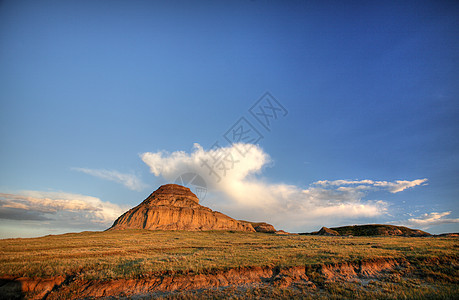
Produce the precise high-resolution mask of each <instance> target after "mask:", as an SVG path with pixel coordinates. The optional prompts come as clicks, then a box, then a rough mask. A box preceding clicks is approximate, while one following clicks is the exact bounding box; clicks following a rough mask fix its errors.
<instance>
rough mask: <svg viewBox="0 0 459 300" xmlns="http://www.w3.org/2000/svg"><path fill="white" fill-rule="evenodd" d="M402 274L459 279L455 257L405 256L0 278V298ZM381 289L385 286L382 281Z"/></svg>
mask: <svg viewBox="0 0 459 300" xmlns="http://www.w3.org/2000/svg"><path fill="white" fill-rule="evenodd" d="M401 278H412V279H416V280H417V282H418V285H420V287H421V285H422V280H425V281H426V283H429V282H431V281H434V280H443V281H445V282H446V283H447V284H450V285H451V286H452V287H453V290H452V292H453V293H454V291H457V286H458V283H459V264H458V259H457V257H443V258H436V259H432V258H429V259H424V260H419V259H417V260H415V261H414V260H412V261H409V260H408V259H404V258H403V259H402V258H399V259H394V258H380V259H373V260H363V261H355V262H344V263H335V264H318V265H307V266H295V267H279V266H277V267H270V266H266V267H250V268H234V269H228V270H209V271H208V272H204V273H201V274H192V273H190V274H167V273H163V274H152V275H150V276H148V277H147V278H138V279H115V280H106V281H100V280H83V279H81V278H79V277H78V275H68V276H67V277H65V278H64V277H62V276H58V277H54V278H9V277H4V278H2V279H1V281H0V294H1V297H2V298H3V299H24V298H25V299H66V298H67V299H69V298H72V299H75V298H76V299H81V298H83V299H84V298H106V297H116V298H118V297H121V298H123V297H136V298H143V297H151V296H163V297H170V296H173V295H177V292H184V291H185V292H186V291H189V292H190V293H192V294H194V295H196V291H198V292H199V293H201V296H202V293H203V292H204V291H209V290H214V292H215V293H220V292H218V291H219V290H220V291H222V292H221V293H224V292H225V289H227V288H239V291H241V290H245V291H247V290H250V289H254V288H260V287H261V288H267V287H270V288H274V289H277V290H282V289H289V288H290V289H291V288H295V287H296V288H298V287H301V290H302V295H305V296H306V295H307V294H309V295H313V294H314V293H316V294H317V293H319V294H320V293H322V294H323V293H324V288H325V290H326V285H327V283H352V284H354V285H355V284H359V285H367V284H368V283H371V282H374V281H382V282H387V279H390V280H392V281H395V282H400V280H402V279H401ZM390 280H389V281H390ZM380 288H381V289H383V288H384V285H381V286H380ZM348 289H349V287H348ZM193 291H194V292H193ZM226 291H228V290H226ZM325 292H326V291H325ZM215 293H214V294H215ZM214 296H215V295H214ZM214 296H212V297H214Z"/></svg>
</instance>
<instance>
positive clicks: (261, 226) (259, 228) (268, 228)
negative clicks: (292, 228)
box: [240, 220, 277, 233]
mask: <svg viewBox="0 0 459 300" xmlns="http://www.w3.org/2000/svg"><path fill="white" fill-rule="evenodd" d="M240 222H242V223H245V224H248V225H251V226H252V227H253V229H255V231H256V232H264V233H275V232H276V231H277V230H276V228H274V226H273V225H271V224H268V223H265V222H248V221H242V220H240Z"/></svg>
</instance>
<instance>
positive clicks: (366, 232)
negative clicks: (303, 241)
mask: <svg viewBox="0 0 459 300" xmlns="http://www.w3.org/2000/svg"><path fill="white" fill-rule="evenodd" d="M325 230H326V231H328V233H330V232H333V233H335V232H336V233H338V235H353V236H418V237H419V236H431V234H430V233H428V232H425V231H422V230H419V229H411V228H408V227H404V226H395V225H386V224H369V225H352V226H342V227H334V228H326V227H323V228H322V229H321V230H320V231H316V232H311V233H305V234H311V235H332V234H326V231H325ZM333 235H336V234H333Z"/></svg>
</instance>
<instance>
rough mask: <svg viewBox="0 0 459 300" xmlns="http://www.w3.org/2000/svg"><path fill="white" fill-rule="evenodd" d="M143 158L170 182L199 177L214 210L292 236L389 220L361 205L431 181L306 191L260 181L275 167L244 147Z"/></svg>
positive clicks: (378, 204) (345, 184)
mask: <svg viewBox="0 0 459 300" xmlns="http://www.w3.org/2000/svg"><path fill="white" fill-rule="evenodd" d="M246 147H247V148H246ZM241 148H244V149H248V151H247V153H246V154H245V155H244V156H242V155H241V154H240V153H239V151H238V149H241ZM214 157H226V167H228V170H226V175H225V174H224V167H225V165H223V164H216V165H213V164H212V162H213V161H214V160H213V158H214ZM141 158H142V160H143V161H144V162H145V163H146V164H147V165H148V166H149V167H150V170H151V172H152V173H153V174H155V175H156V176H161V177H163V178H164V179H166V180H167V181H169V182H174V181H175V179H176V178H177V177H178V176H180V175H181V174H183V173H186V172H195V173H197V174H199V175H201V176H202V177H203V178H204V180H205V181H206V183H207V186H208V188H209V189H210V191H213V192H214V194H213V195H214V197H213V198H210V199H208V198H206V200H207V201H212V203H211V205H209V203H206V204H207V205H209V206H211V207H212V208H214V209H221V210H224V212H226V213H228V214H230V215H231V216H233V217H236V218H246V219H250V220H260V221H263V220H264V221H269V222H272V223H274V224H275V225H278V226H280V227H282V228H283V229H288V230H301V228H304V226H305V225H311V224H315V225H316V226H320V225H326V224H330V222H331V223H335V224H336V223H337V222H342V221H343V220H348V219H355V218H373V217H377V216H382V215H385V214H386V213H387V207H388V204H387V203H386V202H384V201H375V200H364V199H363V198H364V197H365V196H366V195H367V194H368V193H369V192H370V191H372V190H377V189H383V190H386V191H389V192H391V193H397V192H400V191H402V190H405V189H407V188H409V187H414V186H417V185H420V184H422V183H424V182H426V181H427V179H418V180H413V181H404V180H399V181H395V182H387V181H373V180H356V181H348V180H335V181H328V180H324V181H318V182H315V183H314V184H312V185H311V186H309V187H308V186H307V187H304V188H303V187H299V186H295V185H288V184H284V183H271V182H268V181H266V180H264V179H261V178H260V177H261V172H262V170H263V168H264V167H265V166H267V165H268V164H270V163H271V158H270V157H269V155H268V154H267V153H265V152H264V151H263V150H262V149H261V148H260V147H259V146H255V145H244V144H233V145H232V146H228V147H225V148H220V149H213V150H208V151H205V150H204V149H203V148H202V147H201V146H200V145H199V144H195V145H194V149H193V151H192V152H191V153H186V152H184V151H176V152H172V153H168V152H165V151H159V152H154V153H151V152H147V153H143V154H142V155H141ZM220 161H221V160H220ZM233 162H234V165H233ZM208 166H213V168H212V169H211V168H209V167H208ZM217 175H218V176H219V177H218V176H217ZM327 222H328V223H327ZM317 224H320V225H317Z"/></svg>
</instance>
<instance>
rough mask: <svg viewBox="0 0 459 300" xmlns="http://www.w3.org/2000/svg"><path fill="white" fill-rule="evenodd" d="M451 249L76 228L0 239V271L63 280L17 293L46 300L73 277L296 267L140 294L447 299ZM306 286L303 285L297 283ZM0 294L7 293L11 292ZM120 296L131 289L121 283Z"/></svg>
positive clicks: (456, 244) (418, 240)
mask: <svg viewBox="0 0 459 300" xmlns="http://www.w3.org/2000/svg"><path fill="white" fill-rule="evenodd" d="M458 249H459V240H458V239H457V238H442V237H325V236H306V235H276V234H266V233H247V232H224V231H204V232H188V231H147V230H122V231H107V232H82V233H69V234H64V235H55V236H53V235H50V236H45V237H40V238H30V239H4V240H0V275H1V277H2V278H3V281H2V284H3V288H5V287H8V284H10V286H11V282H12V281H14V280H17V279H18V278H52V277H56V276H62V277H63V278H66V282H63V283H60V284H59V286H55V287H53V288H54V290H53V291H50V290H49V291H46V293H40V291H37V290H30V291H29V292H30V293H29V294H27V293H25V292H24V291H22V292H23V295H22V296H24V297H26V298H27V297H30V298H40V297H41V296H43V297H48V296H50V297H49V298H50V299H52V296H53V294H56V295H59V297H58V298H60V297H63V295H66V297H68V298H74V297H76V298H78V297H79V295H80V294H78V293H77V292H76V291H75V290H72V289H73V288H72V282H80V283H82V282H85V283H87V284H89V283H90V282H92V281H97V282H114V281H116V280H118V281H119V282H121V281H120V280H131V281H130V282H133V281H132V280H134V281H135V280H145V279H151V278H159V277H161V278H163V277H165V276H166V277H167V276H169V277H180V276H189V275H190V274H192V275H193V276H196V275H204V276H206V275H209V276H210V275H211V274H217V273H218V272H225V271H228V270H233V269H234V270H242V269H250V268H252V269H253V268H257V267H259V268H269V269H273V270H274V269H276V270H288V269H289V268H291V267H298V266H301V267H302V268H305V267H306V270H309V271H308V272H309V273H307V274H305V275H307V276H303V277H302V279H301V280H299V279H298V278H296V279H298V280H296V279H295V278H293V280H291V279H289V281H287V284H280V285H279V284H278V285H272V284H271V285H270V284H263V282H264V281H263V278H264V277H260V278H261V279H260V282H256V283H254V284H252V285H250V284H249V285H247V284H245V285H244V284H242V285H241V284H228V285H226V286H225V285H217V288H205V287H206V286H205V284H204V286H203V287H204V288H201V289H199V290H197V289H196V290H194V289H193V288H189V289H186V290H181V289H178V290H174V289H172V288H170V289H169V290H167V289H166V291H162V292H161V293H160V294H155V291H154V289H153V290H151V289H150V290H149V291H150V293H146V294H145V293H144V295H145V297H149V296H148V295H150V296H152V295H154V296H161V297H166V298H170V297H185V298H186V297H191V298H193V297H206V296H208V297H210V298H213V297H228V296H230V295H233V294H234V295H238V297H242V298H251V297H255V298H256V297H261V298H263V297H265V296H266V297H268V296H269V295H271V296H272V297H275V298H276V297H277V298H284V297H285V298H289V297H297V296H298V297H299V296H301V297H310V296H311V297H312V296H314V297H325V298H330V297H331V298H333V297H339V296H340V295H341V296H344V297H349V298H368V297H376V298H378V297H381V298H387V297H389V296H390V295H395V298H406V297H408V298H409V297H414V298H416V297H422V298H424V297H427V296H428V297H433V298H450V297H451V296H454V297H457V296H458V285H457V284H458V281H459V268H458ZM387 260H391V261H393V262H394V263H393V264H392V265H393V267H391V268H389V269H387V270H386V269H384V270H383V269H381V272H382V273H381V272H380V273H381V274H383V275H384V276H382V275H381V274H379V275H375V276H366V277H365V276H363V275H362V274H363V273H362V274H360V273H358V272H357V269H358V266H359V264H360V266H361V265H362V261H367V262H368V261H373V262H383V261H387ZM344 264H346V265H350V266H354V267H353V268H354V269H355V270H356V272H357V273H358V274H357V273H356V274H357V275H355V276H354V275H353V274H354V273H355V272H354V271H352V272H354V273H352V272H351V273H352V274H350V273H349V274H348V273H346V272H347V271H346V272H345V271H343V270H344V269H343V267H342V266H343V265H344ZM330 266H331V267H330ZM333 266H335V269H336V268H337V269H336V270H337V271H336V270H334V269H333V268H334V267H333ZM336 266H341V267H336ZM340 268H341V269H340ZM324 270H329V271H327V272H328V273H327V272H325V271H324ZM302 272H303V271H302ZM330 272H331V273H330ZM333 272H335V273H336V274H335V273H333ZM330 274H331V275H330ZM333 274H335V275H336V276H335V275H333ZM277 275H279V274H277ZM351 275H352V276H351ZM380 275H381V276H382V277H381V276H380ZM272 276H274V275H272ZM69 278H70V279H71V280H70V281H69ZM265 281H266V282H268V281H269V280H265ZM271 283H272V280H271ZM306 283H307V286H308V288H305V287H304V285H305V284H306ZM61 286H62V287H65V288H64V289H63V290H65V293H64V292H59V287H61ZM311 286H313V288H311ZM56 287H58V288H56ZM75 288H76V287H75ZM0 289H1V287H0ZM13 290H14V288H13ZM8 291H9V290H8ZM396 291H397V292H396ZM8 293H10V295H13V294H14V291H13V292H11V291H9V292H8ZM24 293H25V294H24ZM197 293H198V294H197ZM34 295H35V296H34ZM37 295H39V297H38V296H37ZM124 295H130V292H129V287H126V292H124ZM257 295H258V296H257ZM273 295H274V296H273ZM397 295H398V296H397ZM93 296H94V295H93ZM96 296H97V295H96ZM114 296H116V295H114ZM56 297H57V296H56Z"/></svg>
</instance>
